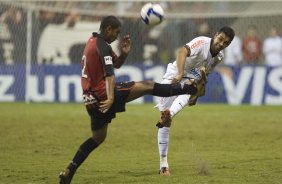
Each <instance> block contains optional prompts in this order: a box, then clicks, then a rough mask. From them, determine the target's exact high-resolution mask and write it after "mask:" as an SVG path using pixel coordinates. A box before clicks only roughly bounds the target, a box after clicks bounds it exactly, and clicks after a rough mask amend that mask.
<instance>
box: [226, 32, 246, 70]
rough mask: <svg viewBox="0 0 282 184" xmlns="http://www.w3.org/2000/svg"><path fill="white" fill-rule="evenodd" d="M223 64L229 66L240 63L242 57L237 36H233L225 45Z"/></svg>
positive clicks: (240, 45)
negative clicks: (228, 43) (229, 42)
mask: <svg viewBox="0 0 282 184" xmlns="http://www.w3.org/2000/svg"><path fill="white" fill-rule="evenodd" d="M224 51H225V58H224V64H226V65H230V66H237V65H240V64H241V62H242V59H243V54H242V41H241V39H240V38H239V37H238V36H235V37H234V39H233V40H232V42H231V44H230V45H229V46H228V47H226V49H225V50H224Z"/></svg>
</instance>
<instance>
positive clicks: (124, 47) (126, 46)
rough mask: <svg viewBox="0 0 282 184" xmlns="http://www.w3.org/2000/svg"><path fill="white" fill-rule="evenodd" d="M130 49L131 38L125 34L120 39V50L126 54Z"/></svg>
mask: <svg viewBox="0 0 282 184" xmlns="http://www.w3.org/2000/svg"><path fill="white" fill-rule="evenodd" d="M130 49H131V40H130V36H129V35H125V36H124V37H123V39H122V41H121V52H122V53H123V54H126V55H127V54H128V53H129V51H130Z"/></svg>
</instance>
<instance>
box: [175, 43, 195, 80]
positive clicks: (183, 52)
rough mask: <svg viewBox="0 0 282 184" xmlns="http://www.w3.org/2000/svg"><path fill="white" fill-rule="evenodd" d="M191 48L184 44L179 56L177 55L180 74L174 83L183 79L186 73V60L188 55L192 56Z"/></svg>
mask: <svg viewBox="0 0 282 184" xmlns="http://www.w3.org/2000/svg"><path fill="white" fill-rule="evenodd" d="M190 53H191V51H190V48H189V46H188V45H185V46H183V47H182V48H180V50H179V51H178V54H177V57H176V64H177V69H178V75H177V76H176V77H175V78H174V79H173V80H172V83H177V82H180V81H181V80H182V77H183V74H184V64H185V61H186V57H188V56H190Z"/></svg>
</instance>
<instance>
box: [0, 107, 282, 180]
mask: <svg viewBox="0 0 282 184" xmlns="http://www.w3.org/2000/svg"><path fill="white" fill-rule="evenodd" d="M158 117H159V113H158V111H157V110H156V109H154V108H153V104H146V105H133V104H129V105H128V106H127V112H126V113H121V114H119V115H118V116H117V118H116V119H114V121H113V123H111V124H110V126H109V131H108V137H107V139H106V141H105V143H104V144H102V145H101V147H99V148H98V149H97V150H95V151H94V152H93V153H92V154H91V155H90V156H89V157H88V159H87V160H86V162H85V163H84V164H83V165H82V166H81V167H80V168H79V170H78V172H77V174H76V175H75V177H74V180H73V184H90V183H91V184H122V183H124V184H125V183H127V184H131V183H140V184H142V183H149V184H153V183H162V184H245V183H248V184H281V182H282V107H281V106H227V105H204V104H200V105H197V106H195V107H193V108H186V109H185V110H184V111H182V112H180V114H179V115H178V116H177V117H176V118H175V119H174V124H173V126H172V128H171V134H170V136H171V139H170V150H169V163H170V169H171V173H172V176H171V177H166V178H164V177H160V176H159V175H158V174H157V172H158V168H159V157H158V149H157V128H156V127H155V123H156V121H157V119H158ZM90 135H91V131H90V123H89V119H88V115H87V113H86V111H85V110H84V107H83V105H82V104H24V103H1V104H0V136H1V138H0V184H55V183H58V173H59V172H60V171H61V169H63V168H65V167H66V165H67V164H68V163H69V161H70V160H71V159H72V157H73V155H74V153H75V152H76V150H77V148H78V147H79V145H80V144H81V143H82V142H83V141H84V140H85V139H86V138H88V137H89V136H90Z"/></svg>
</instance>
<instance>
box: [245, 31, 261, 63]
mask: <svg viewBox="0 0 282 184" xmlns="http://www.w3.org/2000/svg"><path fill="white" fill-rule="evenodd" d="M243 53H244V62H245V63H246V64H260V60H261V55H262V43H261V39H260V38H259V37H258V35H257V28H256V27H255V26H250V27H249V28H248V35H247V36H246V37H245V38H244V40H243Z"/></svg>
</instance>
